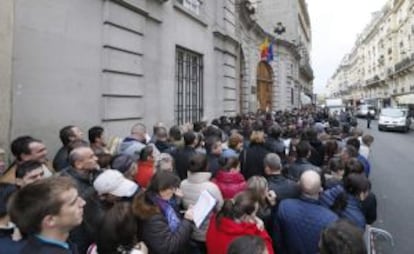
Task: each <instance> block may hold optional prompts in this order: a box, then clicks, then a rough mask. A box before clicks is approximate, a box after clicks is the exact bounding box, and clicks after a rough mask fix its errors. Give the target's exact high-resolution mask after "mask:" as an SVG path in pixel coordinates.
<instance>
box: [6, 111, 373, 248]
mask: <svg viewBox="0 0 414 254" xmlns="http://www.w3.org/2000/svg"><path fill="white" fill-rule="evenodd" d="M106 136H107V133H105V130H104V128H102V127H100V126H94V127H92V128H90V129H89V130H88V141H86V140H85V138H84V134H83V132H82V130H81V129H80V128H79V127H78V126H73V125H70V126H65V127H63V128H62V129H61V130H60V132H59V137H60V140H61V142H62V147H61V148H60V149H59V150H58V152H57V153H56V155H55V156H54V159H53V161H52V162H51V161H49V160H48V159H47V155H48V152H47V148H46V146H45V145H44V143H43V142H42V141H41V140H39V139H36V138H34V137H32V136H20V137H17V138H16V139H14V140H13V141H12V142H11V144H10V151H11V153H12V154H13V156H14V161H13V163H11V164H10V165H7V167H6V168H7V169H6V170H5V171H4V172H3V173H2V174H1V175H0V254H3V253H7V254H14V253H24V254H26V253H42V254H48V253H65V254H69V253H71V254H78V253H79V254H97V253H99V254H146V253H150V254H186V253H188V254H206V253H208V254H236V253H237V254H245V253H246V254H247V253H249V254H264V253H267V254H273V253H278V254H283V253H288V254H297V253H300V254H314V253H322V254H334V253H335V254H345V253H346V254H364V253H367V252H366V247H365V246H366V244H365V242H364V238H363V233H364V230H365V229H366V227H367V225H369V224H372V223H373V222H374V221H375V220H376V209H377V203H376V202H377V201H376V197H375V194H374V193H372V191H371V182H370V180H369V175H370V172H371V170H372V169H371V166H370V160H371V148H370V147H371V144H372V143H373V141H374V138H373V137H372V136H371V135H369V134H365V135H364V133H363V131H362V130H361V129H359V128H358V127H357V124H356V122H354V121H350V120H349V119H346V118H344V117H340V115H339V114H338V115H329V114H328V113H327V112H326V111H324V110H321V109H316V108H313V107H309V108H304V109H294V110H291V111H279V112H272V113H266V112H258V113H256V114H253V113H250V114H246V115H241V116H236V117H226V116H222V117H220V118H218V119H214V120H212V121H211V122H210V123H208V122H206V121H201V122H195V123H191V124H190V123H187V124H185V125H182V126H178V125H177V126H172V127H170V128H167V127H166V126H165V125H164V124H163V123H162V122H158V123H156V124H155V125H154V127H153V130H152V133H151V135H150V134H149V133H148V131H147V128H146V126H145V125H143V124H141V123H137V124H135V125H134V126H132V128H131V132H130V134H129V135H128V136H127V137H125V138H122V139H121V138H113V139H111V140H110V141H107V140H106V138H105V137H106ZM205 191H208V193H209V194H211V196H212V197H213V198H214V199H215V201H216V202H215V206H214V207H213V209H212V210H211V212H210V213H209V214H208V216H207V217H206V218H205V219H204V220H203V221H202V223H201V225H198V226H196V224H195V223H194V218H195V215H196V214H194V213H195V210H194V205H195V204H196V203H197V201H198V199H199V197H200V195H202V193H203V192H205Z"/></svg>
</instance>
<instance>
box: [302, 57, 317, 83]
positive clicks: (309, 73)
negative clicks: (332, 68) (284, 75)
mask: <svg viewBox="0 0 414 254" xmlns="http://www.w3.org/2000/svg"><path fill="white" fill-rule="evenodd" d="M299 72H300V73H301V74H303V76H305V78H306V79H307V80H308V81H312V80H313V79H314V76H313V70H312V67H311V66H310V64H309V62H302V61H300V64H299Z"/></svg>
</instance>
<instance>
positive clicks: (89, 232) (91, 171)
mask: <svg viewBox="0 0 414 254" xmlns="http://www.w3.org/2000/svg"><path fill="white" fill-rule="evenodd" d="M97 160H98V158H97V157H96V155H95V154H94V152H93V151H92V149H91V148H90V147H78V148H75V149H73V150H72V152H71V153H70V154H69V162H70V167H69V168H67V169H65V170H64V171H62V172H61V173H60V174H61V175H62V176H68V177H70V178H71V179H72V180H73V181H74V182H75V183H76V187H77V190H78V192H79V196H81V197H82V198H83V199H84V200H85V201H86V205H85V212H84V214H83V222H82V224H81V225H80V226H78V227H75V228H74V230H73V231H72V232H71V233H70V240H71V241H72V242H74V243H76V245H77V246H78V249H79V253H85V252H86V250H87V249H88V247H89V245H90V244H91V243H92V242H93V241H94V235H95V231H96V229H97V225H98V223H99V222H98V221H99V214H100V212H102V210H101V206H100V202H99V200H98V198H97V195H96V192H95V190H94V188H93V181H94V179H95V177H96V176H97V175H98V174H99V172H100V171H99V165H98V163H97Z"/></svg>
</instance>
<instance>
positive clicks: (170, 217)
mask: <svg viewBox="0 0 414 254" xmlns="http://www.w3.org/2000/svg"><path fill="white" fill-rule="evenodd" d="M152 201H153V202H154V204H155V205H157V206H158V208H159V209H160V210H161V212H162V214H163V215H164V217H165V218H166V219H167V222H168V227H169V228H170V230H171V232H173V233H174V232H176V231H177V229H178V227H179V226H180V222H181V220H180V218H178V216H177V213H176V212H175V210H174V208H173V207H172V206H171V204H170V203H169V202H168V201H167V200H164V199H162V198H160V197H158V196H154V197H153V198H152Z"/></svg>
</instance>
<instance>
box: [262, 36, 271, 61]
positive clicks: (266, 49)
mask: <svg viewBox="0 0 414 254" xmlns="http://www.w3.org/2000/svg"><path fill="white" fill-rule="evenodd" d="M260 58H261V59H262V60H265V61H267V62H271V61H273V42H271V43H270V44H269V39H268V38H267V37H266V38H265V40H264V41H263V43H262V44H260Z"/></svg>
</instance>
